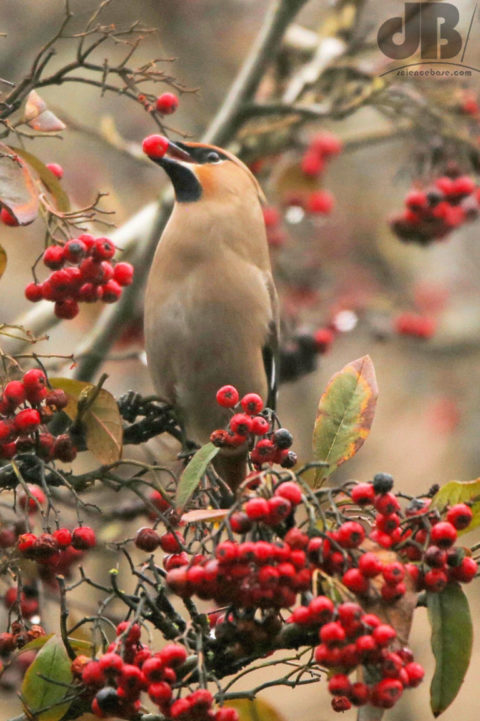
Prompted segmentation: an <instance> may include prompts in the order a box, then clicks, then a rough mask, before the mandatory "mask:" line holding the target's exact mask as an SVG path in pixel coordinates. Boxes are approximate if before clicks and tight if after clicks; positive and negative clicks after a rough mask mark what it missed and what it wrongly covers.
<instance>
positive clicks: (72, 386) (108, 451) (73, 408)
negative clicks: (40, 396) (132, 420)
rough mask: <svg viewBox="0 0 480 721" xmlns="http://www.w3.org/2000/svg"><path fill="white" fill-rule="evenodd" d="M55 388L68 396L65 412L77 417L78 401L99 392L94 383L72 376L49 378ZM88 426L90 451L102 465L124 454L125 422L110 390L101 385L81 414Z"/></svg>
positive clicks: (86, 428)
mask: <svg viewBox="0 0 480 721" xmlns="http://www.w3.org/2000/svg"><path fill="white" fill-rule="evenodd" d="M50 383H51V385H52V386H53V388H61V389H62V390H63V391H65V393H66V394H67V396H68V405H67V406H66V408H64V412H65V413H66V414H67V415H68V417H69V418H71V419H72V420H75V419H76V417H77V415H78V410H79V408H78V402H79V400H80V399H82V400H87V402H88V397H89V395H90V394H92V393H95V392H96V388H95V386H94V385H93V384H92V383H85V382H84V381H77V380H74V379H71V378H50ZM82 422H83V424H84V427H85V434H86V443H87V448H88V450H89V451H91V452H92V453H93V455H94V456H95V458H96V459H97V460H98V461H99V462H100V463H103V464H109V463H115V461H118V460H119V459H120V458H121V455H122V438H123V425H122V417H121V415H120V411H119V410H118V405H117V402H116V400H115V398H114V397H113V396H112V394H111V393H109V392H108V391H106V390H105V389H104V388H101V389H100V390H99V391H98V394H97V396H96V398H95V400H94V401H93V402H92V404H91V405H90V406H89V408H88V410H87V411H86V412H85V413H84V415H83V416H82Z"/></svg>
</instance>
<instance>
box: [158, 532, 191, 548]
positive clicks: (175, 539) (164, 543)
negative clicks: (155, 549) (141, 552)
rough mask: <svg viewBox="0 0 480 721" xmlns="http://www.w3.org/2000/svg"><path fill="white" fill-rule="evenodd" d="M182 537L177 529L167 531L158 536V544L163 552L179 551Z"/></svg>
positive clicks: (182, 540)
mask: <svg viewBox="0 0 480 721" xmlns="http://www.w3.org/2000/svg"><path fill="white" fill-rule="evenodd" d="M184 540H185V539H184V537H183V536H182V534H181V533H178V532H177V531H175V532H172V531H167V533H163V534H162V535H161V536H160V546H161V548H162V550H163V551H165V553H180V551H181V550H182V545H183V542H184Z"/></svg>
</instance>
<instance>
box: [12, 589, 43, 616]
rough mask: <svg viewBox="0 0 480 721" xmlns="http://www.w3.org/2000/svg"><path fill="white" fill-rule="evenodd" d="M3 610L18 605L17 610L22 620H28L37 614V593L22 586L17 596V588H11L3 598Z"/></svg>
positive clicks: (35, 590)
mask: <svg viewBox="0 0 480 721" xmlns="http://www.w3.org/2000/svg"><path fill="white" fill-rule="evenodd" d="M3 602H4V604H5V608H8V609H11V608H13V607H14V606H15V605H16V604H18V609H19V611H20V614H21V616H22V617H23V618H26V619H30V618H33V616H37V614H38V612H39V603H38V591H37V589H36V588H34V587H33V586H23V588H22V591H21V593H20V595H19V593H18V588H16V587H15V586H11V587H10V588H8V589H7V591H6V592H5V596H4V597H3Z"/></svg>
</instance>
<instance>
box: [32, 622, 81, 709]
mask: <svg viewBox="0 0 480 721" xmlns="http://www.w3.org/2000/svg"><path fill="white" fill-rule="evenodd" d="M72 678H73V677H72V672H71V670H70V659H69V658H68V655H67V652H66V650H65V647H64V645H63V643H62V641H61V640H60V639H59V638H58V637H57V636H53V637H52V638H50V639H49V640H48V641H47V643H46V644H45V645H44V646H43V648H41V649H40V651H39V652H38V653H37V656H36V658H35V660H34V661H33V663H32V664H31V665H30V666H29V667H28V669H27V672H26V674H25V676H24V679H23V683H22V689H21V695H22V702H23V705H24V708H25V713H26V714H27V715H29V716H30V717H31V716H32V715H33V717H34V718H35V721H59V719H61V718H62V716H64V715H65V713H66V712H67V710H68V708H69V707H70V704H71V701H66V702H65V703H62V699H64V698H65V696H67V695H68V694H69V693H70V691H69V689H68V688H67V686H66V685H65V684H70V683H71V682H72Z"/></svg>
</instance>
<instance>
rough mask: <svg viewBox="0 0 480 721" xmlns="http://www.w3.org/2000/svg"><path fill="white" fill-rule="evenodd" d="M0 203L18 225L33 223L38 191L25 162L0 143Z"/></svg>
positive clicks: (36, 209) (36, 210) (36, 212)
mask: <svg viewBox="0 0 480 721" xmlns="http://www.w3.org/2000/svg"><path fill="white" fill-rule="evenodd" d="M0 204H1V205H4V206H5V207H6V208H7V210H8V212H9V213H11V214H12V215H13V216H14V217H15V218H16V220H17V222H18V224H19V225H28V224H29V223H33V221H34V220H35V218H36V217H37V215H38V191H37V188H36V187H35V182H34V180H33V178H32V176H31V174H30V171H29V170H28V167H27V165H26V164H25V162H24V161H23V160H22V159H21V158H20V157H19V156H18V154H17V153H16V152H15V151H14V150H13V149H12V148H9V147H8V145H5V144H4V143H0Z"/></svg>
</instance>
